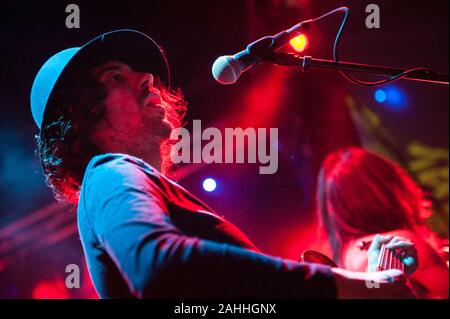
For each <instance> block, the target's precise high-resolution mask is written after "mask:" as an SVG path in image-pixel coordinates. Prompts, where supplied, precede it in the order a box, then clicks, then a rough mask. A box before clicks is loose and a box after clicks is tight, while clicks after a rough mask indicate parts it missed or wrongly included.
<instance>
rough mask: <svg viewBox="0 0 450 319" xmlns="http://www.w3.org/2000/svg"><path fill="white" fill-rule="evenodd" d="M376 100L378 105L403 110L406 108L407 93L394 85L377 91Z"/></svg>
mask: <svg viewBox="0 0 450 319" xmlns="http://www.w3.org/2000/svg"><path fill="white" fill-rule="evenodd" d="M374 98H375V101H377V102H378V103H383V104H385V105H386V106H388V107H389V108H391V109H397V110H401V109H403V108H405V107H406V95H405V92H403V90H401V89H400V88H398V87H397V86H394V85H390V86H387V87H385V88H384V89H378V90H376V91H375V94H374Z"/></svg>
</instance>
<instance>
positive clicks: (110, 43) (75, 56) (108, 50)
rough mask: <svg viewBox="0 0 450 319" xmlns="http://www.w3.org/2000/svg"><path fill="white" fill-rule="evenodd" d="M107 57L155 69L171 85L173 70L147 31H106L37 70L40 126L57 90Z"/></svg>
mask: <svg viewBox="0 0 450 319" xmlns="http://www.w3.org/2000/svg"><path fill="white" fill-rule="evenodd" d="M108 60H118V61H121V62H124V63H127V64H129V65H130V66H131V67H132V68H133V69H135V70H139V71H145V72H149V73H152V74H154V75H156V76H158V77H159V79H160V80H161V81H162V82H163V83H164V84H165V85H166V86H167V87H169V86H170V72H169V65H168V63H167V59H166V56H165V55H164V52H163V51H162V49H161V48H160V47H159V45H158V44H157V43H156V42H155V41H154V40H153V39H152V38H150V37H149V36H147V35H146V34H144V33H142V32H139V31H136V30H130V29H120V30H114V31H111V32H107V33H104V34H102V35H99V36H98V37H96V38H94V39H92V40H91V41H89V42H87V43H86V44H84V45H83V46H81V47H74V48H69V49H65V50H62V51H60V52H58V53H56V54H55V55H53V56H52V57H51V58H49V59H48V60H47V61H46V62H45V63H44V64H43V65H42V67H41V68H40V70H39V72H38V73H37V75H36V77H35V79H34V82H33V86H32V88H31V95H30V103H31V113H32V115H33V119H34V121H35V122H36V124H37V126H38V127H39V129H41V128H42V127H43V125H45V124H46V121H45V120H46V114H47V113H48V112H49V109H51V108H52V103H53V102H54V99H55V95H56V93H55V92H58V91H61V90H63V89H64V87H66V86H67V85H70V82H71V79H72V77H73V76H74V74H76V73H77V71H78V70H79V69H81V68H91V67H94V66H96V65H98V64H100V63H103V62H106V61H108Z"/></svg>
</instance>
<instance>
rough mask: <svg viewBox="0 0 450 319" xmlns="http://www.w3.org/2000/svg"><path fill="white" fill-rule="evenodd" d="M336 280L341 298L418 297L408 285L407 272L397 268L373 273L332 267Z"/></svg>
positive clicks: (338, 295) (338, 294)
mask: <svg viewBox="0 0 450 319" xmlns="http://www.w3.org/2000/svg"><path fill="white" fill-rule="evenodd" d="M331 270H332V272H333V273H334V279H335V282H336V290H337V297H338V298H340V299H372V298H382V299H391V298H399V299H400V298H401V299H406V298H408V299H412V298H416V295H415V293H414V292H413V291H412V290H411V288H410V287H408V285H407V279H406V277H405V274H404V273H403V272H402V271H400V270H397V269H391V270H385V271H377V272H373V273H366V272H354V271H349V270H345V269H342V268H332V269H331Z"/></svg>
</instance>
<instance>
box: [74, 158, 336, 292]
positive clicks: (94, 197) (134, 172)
mask: <svg viewBox="0 0 450 319" xmlns="http://www.w3.org/2000/svg"><path fill="white" fill-rule="evenodd" d="M83 187H85V189H84V197H83V199H84V201H85V206H86V208H87V214H88V220H89V224H90V227H91V230H92V232H93V234H94V236H95V237H96V239H97V240H98V242H99V243H100V246H101V248H102V249H104V250H105V251H106V252H107V254H108V255H109V256H110V257H111V259H112V260H113V261H114V263H115V264H116V266H117V268H118V269H119V271H120V272H121V274H122V277H123V278H124V280H125V281H126V283H127V284H128V287H129V289H130V291H131V293H132V294H133V295H135V296H136V297H138V298H334V297H336V287H335V283H334V278H333V275H332V273H331V271H330V269H329V267H325V266H319V265H315V264H307V263H297V262H294V261H290V260H285V259H281V258H278V257H271V256H268V255H264V254H260V253H257V252H253V251H250V250H247V249H244V248H241V247H238V246H234V245H230V244H226V243H220V242H215V241H211V240H205V239H201V238H197V237H192V236H186V235H184V234H183V233H182V232H181V231H180V230H179V229H177V228H176V227H175V226H174V224H173V223H172V222H171V220H170V218H169V215H168V214H167V207H166V204H165V200H164V199H163V197H162V195H161V192H160V191H159V188H158V185H157V183H155V181H154V180H153V179H152V178H150V177H149V176H148V172H146V171H145V170H144V169H143V168H142V167H140V166H139V165H136V163H133V161H130V160H128V159H127V158H126V157H119V158H117V157H104V158H103V159H102V160H99V161H95V162H94V163H93V164H92V165H90V168H89V169H88V170H87V172H86V177H85V181H84V186H83Z"/></svg>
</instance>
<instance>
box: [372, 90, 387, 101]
mask: <svg viewBox="0 0 450 319" xmlns="http://www.w3.org/2000/svg"><path fill="white" fill-rule="evenodd" d="M386 97H387V96H386V92H385V91H384V90H381V89H379V90H376V91H375V101H377V102H378V103H384V102H385V101H386Z"/></svg>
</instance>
